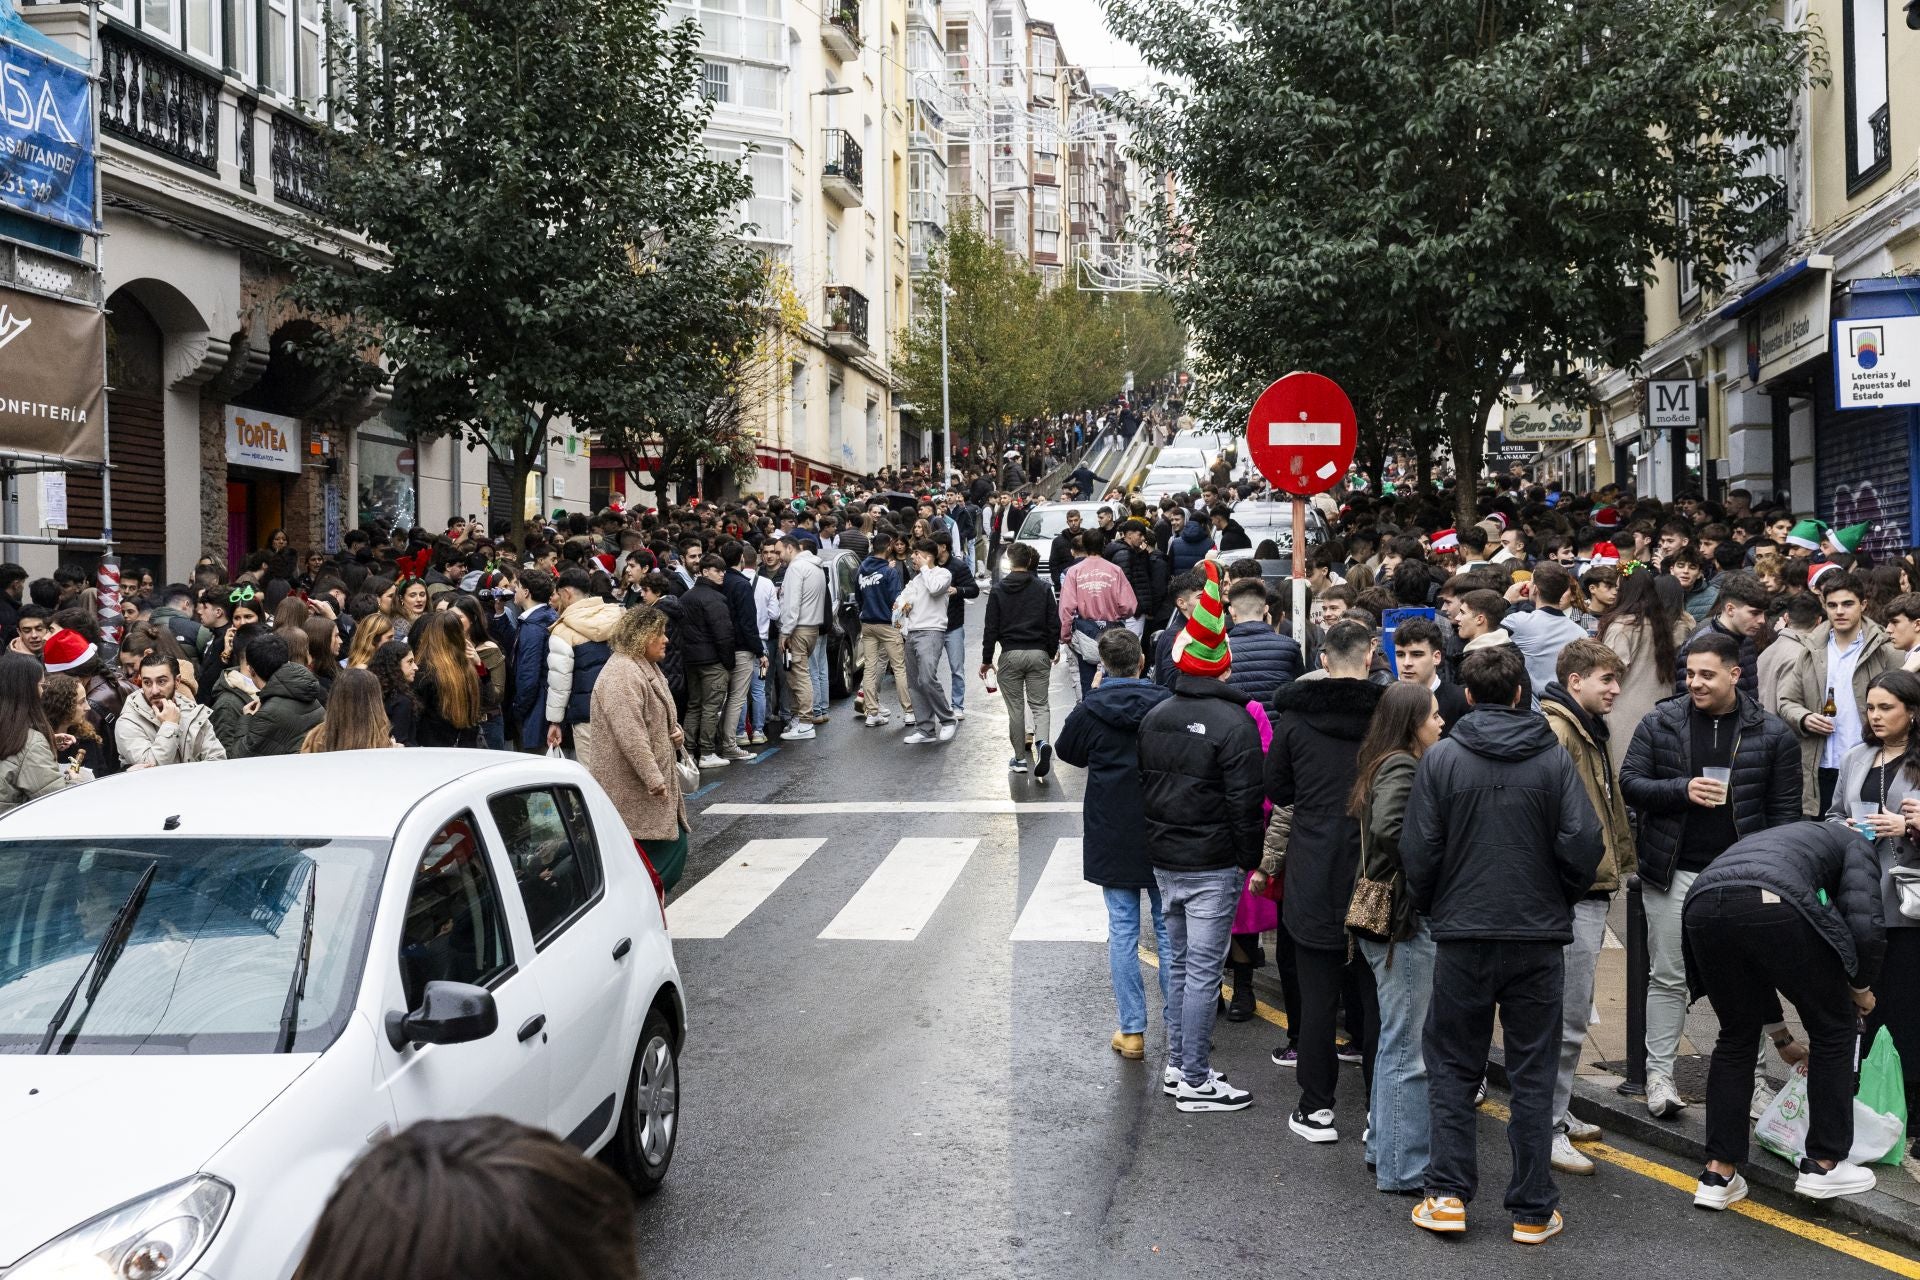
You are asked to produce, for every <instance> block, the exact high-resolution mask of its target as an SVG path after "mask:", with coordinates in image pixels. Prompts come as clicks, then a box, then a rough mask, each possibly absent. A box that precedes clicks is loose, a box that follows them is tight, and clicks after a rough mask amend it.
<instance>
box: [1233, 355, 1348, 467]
mask: <svg viewBox="0 0 1920 1280" xmlns="http://www.w3.org/2000/svg"><path fill="white" fill-rule="evenodd" d="M1359 443H1360V420H1359V417H1358V415H1356V414H1355V413H1354V411H1353V402H1352V401H1351V400H1349V399H1347V393H1346V392H1344V391H1342V390H1341V389H1340V384H1339V383H1337V382H1335V381H1334V380H1333V379H1332V378H1327V377H1322V376H1321V375H1320V374H1317V373H1290V374H1288V375H1287V376H1286V377H1284V378H1281V379H1280V380H1279V381H1277V382H1275V383H1274V384H1273V385H1272V386H1270V387H1268V388H1267V389H1266V390H1265V391H1262V392H1261V393H1260V398H1259V399H1258V400H1255V401H1254V402H1253V412H1251V413H1249V414H1248V415H1247V452H1248V454H1250V455H1251V456H1252V458H1253V465H1254V466H1256V467H1258V468H1260V474H1261V475H1263V476H1265V477H1266V478H1267V479H1268V481H1270V482H1271V483H1272V485H1273V487H1274V488H1276V489H1282V490H1285V491H1286V492H1288V493H1293V494H1300V495H1303V496H1304V495H1307V494H1314V493H1325V492H1326V491H1327V490H1329V489H1331V488H1333V487H1334V486H1335V485H1337V484H1339V483H1340V480H1341V478H1342V477H1343V476H1345V475H1346V474H1347V469H1348V468H1349V467H1351V466H1353V452H1354V450H1355V449H1356V448H1357V447H1358V446H1359Z"/></svg>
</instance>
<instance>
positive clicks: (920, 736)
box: [900, 729, 940, 747]
mask: <svg viewBox="0 0 1920 1280" xmlns="http://www.w3.org/2000/svg"><path fill="white" fill-rule="evenodd" d="M900 741H902V742H905V743H909V744H911V745H913V746H916V747H917V746H919V745H920V744H921V743H923V742H938V741H940V739H938V738H936V737H934V736H933V735H932V734H930V733H922V732H920V731H919V730H918V729H915V730H914V731H913V732H912V733H910V734H908V735H907V736H906V737H904V738H902V739H900Z"/></svg>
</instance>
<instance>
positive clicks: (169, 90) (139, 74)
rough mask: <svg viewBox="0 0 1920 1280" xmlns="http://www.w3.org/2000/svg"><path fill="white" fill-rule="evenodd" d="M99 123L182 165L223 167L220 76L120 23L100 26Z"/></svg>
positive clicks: (214, 170)
mask: <svg viewBox="0 0 1920 1280" xmlns="http://www.w3.org/2000/svg"><path fill="white" fill-rule="evenodd" d="M100 55H101V73H102V74H101V85H100V126H101V128H103V129H105V130H106V131H107V132H108V133H111V134H113V135H115V136H116V137H120V138H125V139H126V140H127V141H129V142H132V143H136V144H138V145H139V146H142V147H145V148H147V149H148V150H150V151H157V152H159V153H160V154H161V155H164V156H170V157H172V158H173V159H175V160H178V161H179V162H180V163H181V164H187V165H192V166H193V167H194V168H196V169H204V170H206V171H207V172H208V173H218V172H219V170H220V78H219V77H218V76H214V75H210V74H208V73H206V72H204V71H202V70H200V69H199V68H198V67H196V66H195V65H194V64H193V63H191V62H189V61H187V59H186V58H184V57H182V56H181V55H179V54H177V53H173V52H171V51H169V50H167V49H165V48H163V47H161V46H160V45H157V44H154V43H153V42H151V41H149V40H147V39H145V38H144V37H141V36H138V35H134V34H133V33H131V32H128V31H126V30H124V29H122V28H121V27H119V26H116V25H107V26H103V27H102V28H101V29H100Z"/></svg>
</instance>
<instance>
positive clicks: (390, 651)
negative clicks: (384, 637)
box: [367, 640, 414, 702]
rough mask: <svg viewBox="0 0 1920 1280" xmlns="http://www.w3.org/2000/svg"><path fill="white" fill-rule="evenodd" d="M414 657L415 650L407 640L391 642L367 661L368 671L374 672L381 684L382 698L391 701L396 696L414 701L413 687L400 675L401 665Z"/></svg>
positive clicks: (374, 652)
mask: <svg viewBox="0 0 1920 1280" xmlns="http://www.w3.org/2000/svg"><path fill="white" fill-rule="evenodd" d="M412 656H413V649H412V648H411V647H410V646H408V644H407V642H406V641H405V640H389V641H387V642H386V643H385V644H383V645H381V646H380V647H379V648H378V649H375V650H374V651H373V657H371V658H369V659H367V670H369V671H371V672H373V675H374V678H375V679H376V680H378V681H379V682H380V696H381V697H382V698H385V699H388V700H391V699H392V698H393V697H394V696H395V695H398V696H400V697H403V698H405V699H406V700H407V701H408V702H412V701H413V700H414V699H413V686H412V685H411V684H409V683H408V682H407V680H406V678H405V677H403V676H402V675H401V674H400V664H401V663H402V662H404V661H406V660H407V659H408V658H410V657H412Z"/></svg>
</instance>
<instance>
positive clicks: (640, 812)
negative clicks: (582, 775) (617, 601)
mask: <svg viewBox="0 0 1920 1280" xmlns="http://www.w3.org/2000/svg"><path fill="white" fill-rule="evenodd" d="M676 723H677V717H676V716H675V715H674V710H673V694H672V692H671V691H670V690H668V688H667V677H666V675H665V674H664V673H662V672H661V670H660V668H659V667H657V666H655V665H654V664H653V663H651V662H646V661H641V660H637V659H634V658H629V657H627V656H625V655H624V654H619V653H616V654H614V655H613V656H612V657H610V658H608V659H607V665H606V666H604V667H602V668H601V669H600V678H599V679H598V680H596V681H594V685H593V736H592V738H590V739H589V740H588V742H587V758H586V759H585V760H583V761H582V762H581V763H583V764H585V765H586V766H587V772H588V773H591V774H592V775H593V780H594V781H595V782H598V783H599V784H600V786H601V787H602V788H603V789H604V790H605V791H606V793H607V795H608V797H609V798H611V799H612V801H613V805H614V808H616V809H618V810H619V811H620V819H621V821H623V822H625V823H626V824H627V833H628V834H629V835H631V836H632V837H633V838H634V839H636V840H672V839H674V838H675V837H676V836H678V835H679V834H680V829H681V828H682V827H686V826H690V825H691V824H690V823H688V821H687V799H686V797H685V796H683V795H682V794H681V793H680V780H679V778H678V777H677V776H676V775H675V774H674V771H673V757H674V748H673V730H674V726H675V724H676ZM662 785H664V786H665V787H666V794H665V795H654V794H652V791H653V789H654V788H656V787H659V786H662Z"/></svg>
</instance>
